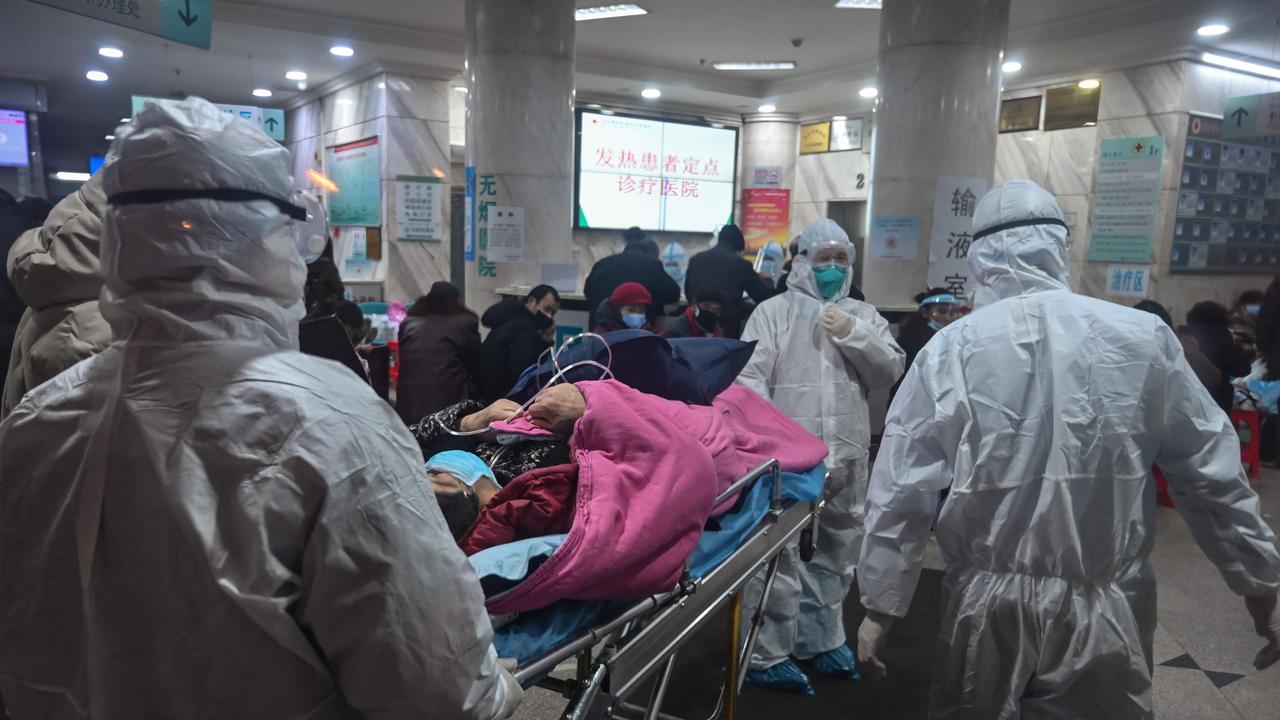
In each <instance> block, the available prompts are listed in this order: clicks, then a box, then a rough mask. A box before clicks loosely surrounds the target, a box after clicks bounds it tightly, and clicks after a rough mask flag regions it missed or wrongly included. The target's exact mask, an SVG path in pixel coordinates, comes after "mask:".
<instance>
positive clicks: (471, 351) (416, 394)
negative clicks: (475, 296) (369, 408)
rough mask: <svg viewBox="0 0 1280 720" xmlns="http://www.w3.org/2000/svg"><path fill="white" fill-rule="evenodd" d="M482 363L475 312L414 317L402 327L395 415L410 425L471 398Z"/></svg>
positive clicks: (404, 322)
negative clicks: (472, 374)
mask: <svg viewBox="0 0 1280 720" xmlns="http://www.w3.org/2000/svg"><path fill="white" fill-rule="evenodd" d="M479 365H480V327H479V323H477V322H476V316H475V315H473V314H472V313H470V312H465V313H459V314H457V315H411V316H409V317H407V318H405V319H404V321H403V322H401V323H400V383H399V385H398V386H397V388H396V412H398V413H400V419H402V420H404V421H405V424H408V425H412V424H413V423H416V422H418V421H419V420H421V419H422V418H423V417H425V416H427V415H430V414H432V413H434V412H437V411H440V410H443V409H445V408H447V407H450V406H451V405H454V404H456V403H459V402H461V401H463V400H466V399H468V398H470V397H471V395H472V390H471V387H472V385H473V383H472V380H471V373H473V372H475V369H476V368H477V367H479Z"/></svg>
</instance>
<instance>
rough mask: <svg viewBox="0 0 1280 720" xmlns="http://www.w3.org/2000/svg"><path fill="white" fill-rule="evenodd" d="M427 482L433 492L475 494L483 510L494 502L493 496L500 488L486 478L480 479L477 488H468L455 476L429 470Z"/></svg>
mask: <svg viewBox="0 0 1280 720" xmlns="http://www.w3.org/2000/svg"><path fill="white" fill-rule="evenodd" d="M427 480H428V481H429V482H430V483H431V490H432V491H433V492H436V493H442V494H449V493H457V492H462V493H475V496H476V500H477V502H478V503H479V505H480V507H481V508H483V507H484V506H486V505H488V504H489V501H491V500H493V496H494V495H497V494H498V486H497V485H495V484H494V483H493V481H492V480H490V479H489V478H485V477H482V478H480V479H479V480H478V481H477V482H476V484H475V487H468V486H467V484H466V483H464V482H462V481H461V480H459V479H458V478H457V476H455V475H451V474H449V473H445V472H439V471H436V470H428V471H427Z"/></svg>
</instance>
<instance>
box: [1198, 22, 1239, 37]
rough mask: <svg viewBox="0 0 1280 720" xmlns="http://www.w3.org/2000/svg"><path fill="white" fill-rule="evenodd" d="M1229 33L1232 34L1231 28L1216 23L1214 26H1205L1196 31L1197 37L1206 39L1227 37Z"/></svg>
mask: <svg viewBox="0 0 1280 720" xmlns="http://www.w3.org/2000/svg"><path fill="white" fill-rule="evenodd" d="M1229 32H1231V28H1229V27H1227V26H1226V25H1223V24H1221V23H1214V24H1212V25H1203V26H1201V27H1200V28H1198V29H1197V30H1196V34H1197V35H1203V36H1204V37H1214V36H1216V35H1226V34H1227V33H1229Z"/></svg>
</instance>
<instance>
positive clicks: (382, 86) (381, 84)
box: [378, 82, 387, 90]
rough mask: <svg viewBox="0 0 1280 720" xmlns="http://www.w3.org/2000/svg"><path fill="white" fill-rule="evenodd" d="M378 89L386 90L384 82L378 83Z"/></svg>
mask: <svg viewBox="0 0 1280 720" xmlns="http://www.w3.org/2000/svg"><path fill="white" fill-rule="evenodd" d="M378 89H379V90H386V89H387V84H386V83H385V82H380V83H378Z"/></svg>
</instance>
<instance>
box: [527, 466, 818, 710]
mask: <svg viewBox="0 0 1280 720" xmlns="http://www.w3.org/2000/svg"><path fill="white" fill-rule="evenodd" d="M757 482H771V483H772V486H773V490H772V501H771V503H770V507H769V511H768V513H767V514H766V515H765V518H764V520H763V521H761V522H760V524H759V525H758V526H757V527H756V528H755V530H754V531H753V532H751V534H749V535H748V536H747V538H746V540H745V542H743V543H742V544H741V545H739V546H738V548H737V549H736V550H734V551H733V552H732V553H731V554H730V555H729V556H728V557H727V558H726V559H725V560H723V561H722V562H721V563H719V564H718V565H717V566H715V567H714V568H713V569H711V570H710V571H708V572H706V573H705V574H703V575H702V576H701V577H697V578H694V577H691V576H690V573H689V572H688V565H687V564H686V571H685V573H684V575H683V577H682V578H681V580H680V582H679V583H678V584H677V586H676V587H675V588H674V589H673V590H671V591H670V592H665V593H660V594H657V595H652V596H650V597H647V598H645V599H643V600H641V601H639V602H636V603H635V604H633V605H631V606H629V607H627V608H626V609H625V610H623V611H622V612H621V613H620V614H618V615H617V616H616V617H614V618H612V619H610V620H608V621H606V622H602V623H599V624H596V625H594V626H592V627H589V628H587V629H585V630H582V631H580V632H579V633H578V634H577V635H576V636H574V637H573V638H572V639H570V640H568V641H566V642H564V643H563V644H561V645H560V646H559V647H557V648H555V649H554V650H552V651H550V652H548V653H545V654H543V655H541V656H539V657H537V658H534V659H532V660H529V661H527V662H525V663H524V664H523V665H521V666H520V667H519V668H518V669H517V670H516V672H515V677H516V679H517V680H518V681H519V682H520V684H521V685H523V686H525V687H528V686H530V685H532V684H537V685H539V686H542V687H545V688H548V689H551V690H554V691H557V692H559V693H561V694H562V695H563V696H564V697H565V698H566V699H567V700H568V705H567V707H566V708H565V711H564V714H563V715H562V718H563V719H564V720H600V719H601V718H613V717H628V718H630V717H642V718H644V720H657V719H658V718H663V719H664V720H669V719H670V718H671V716H669V715H665V714H662V712H661V710H662V704H663V700H664V698H665V696H666V692H667V688H668V686H669V685H670V681H671V674H672V669H673V667H674V662H675V659H676V655H677V653H678V652H679V651H680V649H681V647H682V646H683V645H684V644H685V643H686V642H688V640H689V639H690V638H692V637H693V636H694V635H695V634H696V633H697V632H698V631H699V630H700V629H702V628H703V627H705V626H706V625H707V624H708V623H709V622H710V621H711V620H712V618H714V617H716V613H717V612H718V611H719V610H721V609H722V608H724V607H726V606H730V607H731V612H730V623H731V626H730V632H729V642H728V644H727V645H726V647H725V652H726V665H725V667H726V670H725V674H724V679H723V684H722V686H721V689H720V699H719V701H718V702H717V709H716V715H717V716H722V717H724V718H727V720H733V718H734V717H735V710H736V704H737V703H736V701H737V696H738V693H739V691H740V690H741V688H742V683H743V681H744V679H745V677H746V671H747V662H748V660H749V659H750V657H751V652H752V649H753V648H754V647H755V642H756V638H757V637H758V635H759V633H760V628H761V626H762V625H763V623H764V607H765V606H766V605H767V600H768V597H769V595H770V593H771V592H772V590H773V585H774V580H775V579H776V577H777V574H778V562H779V558H780V556H781V553H782V551H783V549H784V548H785V547H786V546H787V545H788V544H789V543H791V542H794V541H796V539H797V538H799V540H800V556H801V559H802V560H805V561H808V560H809V559H810V558H812V556H813V551H814V549H815V542H816V538H817V534H818V518H819V514H820V512H821V509H822V505H823V503H822V502H821V501H819V502H803V501H797V502H791V503H786V502H784V499H783V474H782V471H781V469H780V468H779V466H778V462H777V460H770V461H767V462H765V463H762V464H761V465H760V466H758V467H756V468H754V469H753V470H752V471H751V472H749V473H747V474H746V475H745V476H743V477H742V478H740V479H739V480H738V481H737V482H735V483H734V484H733V485H731V486H730V487H729V488H728V489H726V490H725V491H724V492H723V493H721V494H720V496H719V497H717V498H716V502H715V506H716V507H720V506H721V505H722V504H723V503H725V502H727V501H730V500H733V499H734V498H736V497H737V496H738V495H740V494H742V493H743V492H744V491H746V490H747V489H749V488H751V487H753V486H754V485H755V484H756V483H757ZM762 569H763V572H764V573H765V574H764V594H763V597H762V599H761V603H760V607H759V608H757V609H756V611H755V612H754V614H753V616H752V618H751V623H750V627H748V628H747V632H746V634H745V637H744V636H743V632H742V627H741V622H742V612H741V611H742V590H743V588H744V586H745V585H746V584H747V581H749V580H750V579H751V578H752V577H754V576H755V575H757V574H758V573H760V572H761V571H762ZM575 657H576V658H577V666H576V673H575V677H574V678H573V679H572V680H565V679H561V678H554V677H549V676H548V674H549V673H550V672H551V671H552V670H553V669H555V668H556V667H557V666H558V665H560V664H561V663H563V662H565V661H568V660H570V659H572V658H575ZM651 680H652V681H653V684H652V689H651V690H650V692H649V697H648V700H647V702H646V703H645V704H644V705H637V704H635V703H632V702H631V698H632V697H633V696H634V695H635V694H636V692H637V691H638V690H639V689H641V688H642V687H643V686H644V685H645V684H646V683H648V682H650V681H651Z"/></svg>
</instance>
